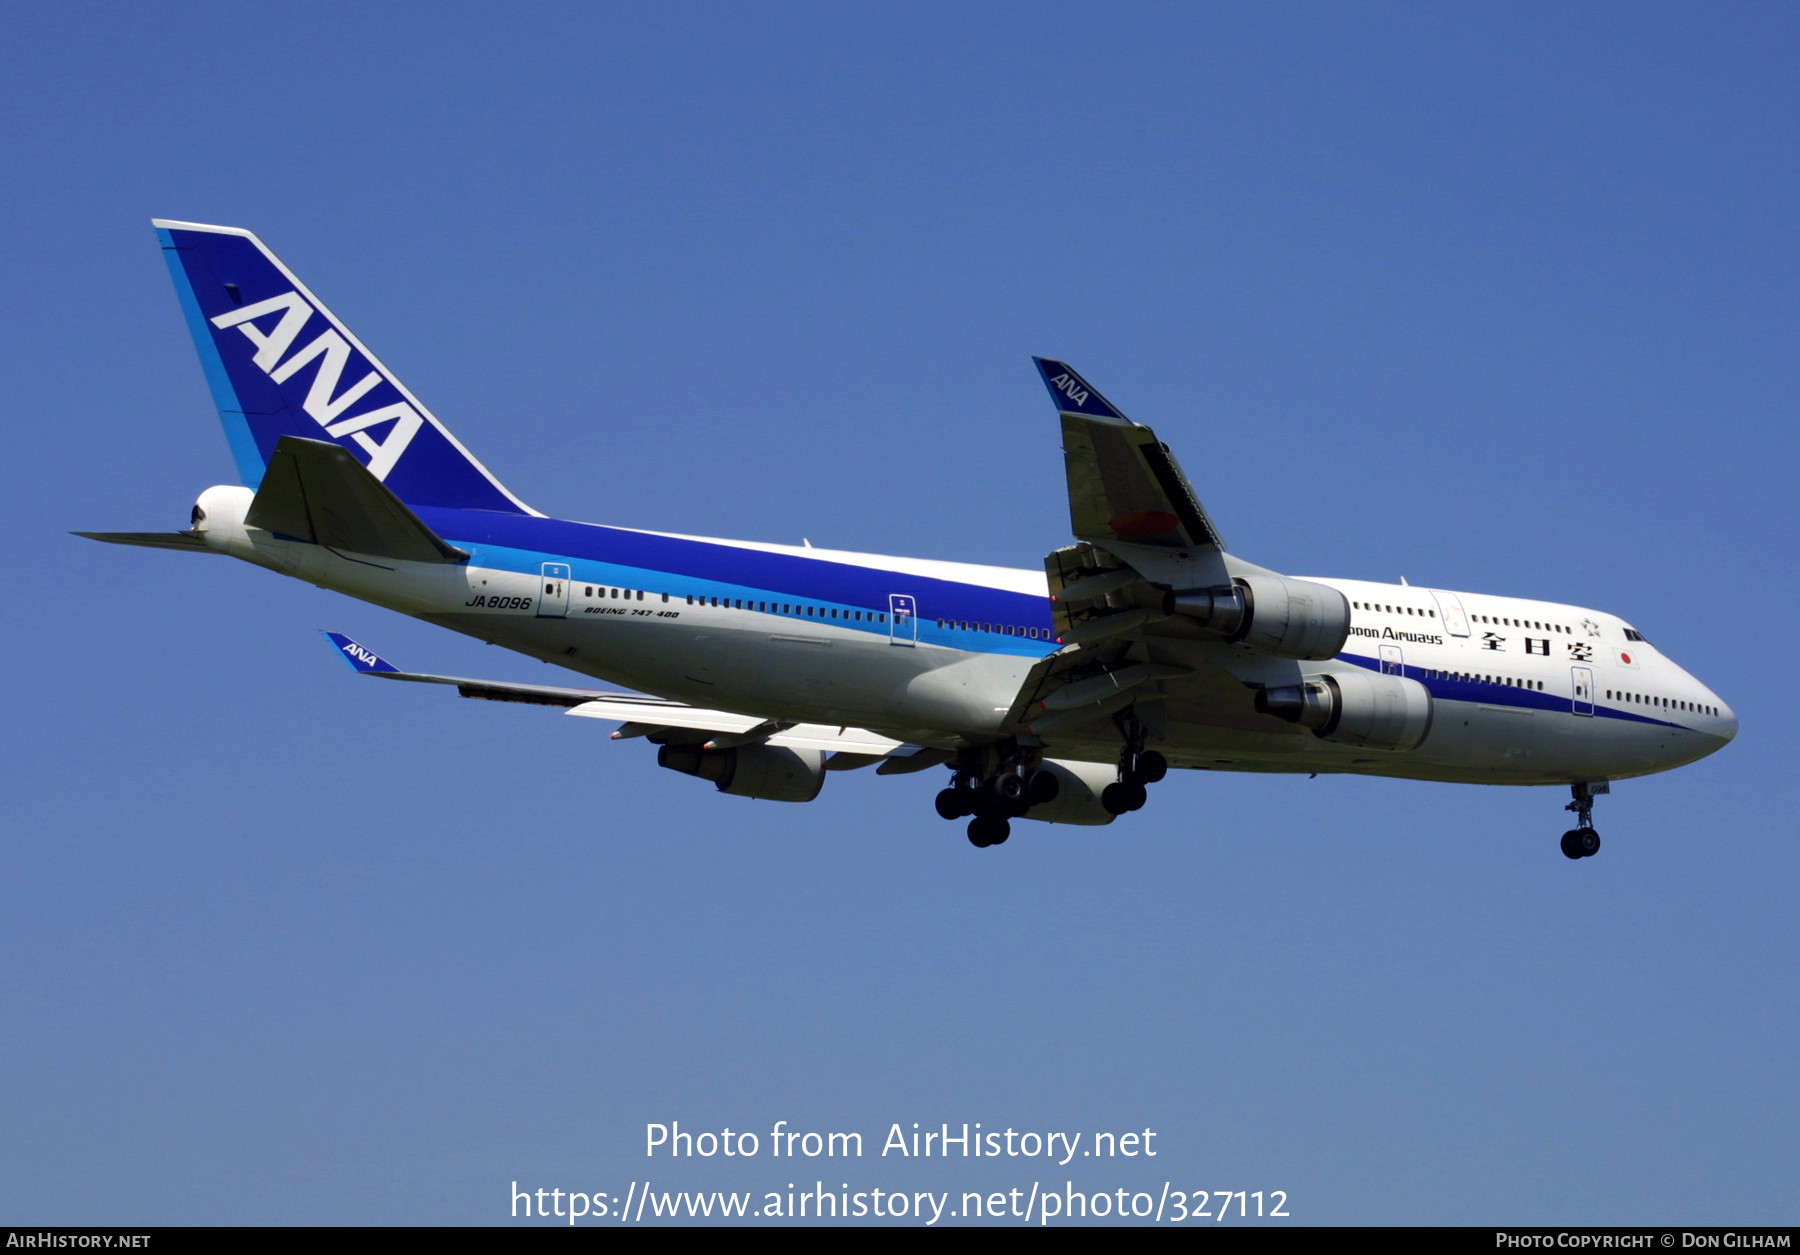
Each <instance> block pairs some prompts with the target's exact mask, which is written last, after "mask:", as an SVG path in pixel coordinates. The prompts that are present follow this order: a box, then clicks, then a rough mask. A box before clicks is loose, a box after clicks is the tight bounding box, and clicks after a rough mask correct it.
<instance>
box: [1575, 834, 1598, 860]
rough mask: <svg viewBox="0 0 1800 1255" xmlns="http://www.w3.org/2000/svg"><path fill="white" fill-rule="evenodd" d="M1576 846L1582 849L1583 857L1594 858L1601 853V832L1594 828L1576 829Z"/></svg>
mask: <svg viewBox="0 0 1800 1255" xmlns="http://www.w3.org/2000/svg"><path fill="white" fill-rule="evenodd" d="M1575 848H1576V849H1577V850H1580V851H1581V857H1582V858H1593V857H1594V855H1596V854H1598V853H1600V834H1599V833H1597V832H1595V831H1594V830H1593V829H1592V828H1577V829H1576V830H1575Z"/></svg>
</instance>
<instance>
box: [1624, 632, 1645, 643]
mask: <svg viewBox="0 0 1800 1255" xmlns="http://www.w3.org/2000/svg"><path fill="white" fill-rule="evenodd" d="M1625 639H1626V640H1628V641H1644V644H1646V645H1648V644H1649V643H1650V642H1649V641H1647V640H1644V634H1643V633H1642V632H1640V631H1638V630H1637V629H1636V628H1626V629H1625Z"/></svg>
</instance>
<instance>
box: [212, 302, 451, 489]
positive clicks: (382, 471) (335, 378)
mask: <svg viewBox="0 0 1800 1255" xmlns="http://www.w3.org/2000/svg"><path fill="white" fill-rule="evenodd" d="M277 313H278V314H280V315H281V321H280V322H278V323H276V324H275V326H274V328H273V329H271V330H269V331H266V332H265V331H264V330H263V329H262V328H260V327H258V326H257V325H256V320H257V319H259V318H266V317H269V316H271V315H274V314H277ZM313 313H314V311H313V308H312V306H310V305H308V304H307V303H306V301H305V300H304V299H303V298H302V297H301V295H300V294H299V293H298V292H288V293H285V294H284V295H281V296H272V297H270V298H269V299H268V300H266V301H258V302H257V303H256V304H254V305H246V306H244V307H243V308H242V309H233V310H228V311H227V312H225V313H223V314H220V315H219V316H218V317H217V318H214V319H213V320H212V325H213V326H215V327H217V328H218V329H219V330H221V331H224V330H225V329H227V328H229V327H236V328H237V329H238V330H239V331H241V332H243V333H244V337H245V339H247V340H249V341H250V343H251V344H253V345H255V346H256V354H255V356H253V357H252V358H251V359H250V360H251V361H252V362H254V363H255V364H256V365H257V367H258V368H259V369H261V370H262V371H263V372H264V373H265V374H267V375H268V376H269V378H270V379H272V380H273V381H274V382H276V383H278V384H280V383H286V382H287V381H288V380H289V379H291V378H293V377H294V376H295V375H296V374H298V373H299V372H300V371H301V370H302V369H303V368H304V367H306V366H307V365H308V364H309V363H312V362H314V361H316V362H317V363H318V365H317V367H316V368H315V370H314V373H313V379H312V385H311V386H310V387H309V388H308V389H307V391H306V400H305V401H304V402H302V405H301V408H303V409H304V410H305V411H306V412H307V414H308V415H310V416H311V417H312V419H313V421H314V422H316V423H318V424H319V426H321V427H323V428H324V429H325V434H326V435H328V436H332V437H343V436H349V437H350V438H351V439H352V440H354V441H356V443H357V444H358V445H360V446H361V447H362V449H363V451H364V452H365V453H367V454H368V455H369V473H370V474H371V475H373V476H374V477H375V478H376V479H386V478H387V476H388V472H389V471H391V470H393V469H394V465H395V463H397V462H399V460H400V455H401V454H403V453H405V452H406V447H407V446H408V445H410V444H411V443H412V440H413V437H414V436H416V435H418V434H419V429H420V428H421V427H423V426H424V425H425V420H424V418H423V417H421V416H420V414H419V412H418V411H417V410H415V409H413V407H412V406H410V405H408V404H406V403H405V402H404V401H402V402H399V403H397V404H394V405H384V406H382V407H381V408H379V409H374V410H370V411H368V412H367V413H365V414H357V415H354V416H352V417H350V418H344V419H341V420H340V415H342V414H343V413H344V411H345V410H347V409H349V408H350V407H351V406H353V405H355V404H356V403H357V402H358V401H360V400H362V398H363V397H364V396H366V395H367V394H368V393H369V391H370V390H371V389H373V388H374V387H375V386H376V385H377V384H379V383H380V382H381V376H380V375H379V374H377V373H376V372H374V371H370V372H369V373H368V374H366V375H364V376H363V377H362V378H361V379H359V380H357V382H355V383H353V384H351V385H350V386H349V387H348V388H346V389H345V390H344V391H343V392H338V384H339V383H340V382H341V381H342V379H343V375H344V368H345V367H346V366H348V365H349V364H350V357H351V353H352V351H353V350H352V349H351V347H350V344H349V342H348V341H347V340H345V339H344V337H343V336H341V335H339V334H338V333H337V331H335V330H334V329H332V328H329V327H328V328H326V330H325V331H324V332H323V333H322V334H321V335H320V336H318V338H317V339H315V340H313V342H312V343H311V344H308V345H307V346H306V347H305V348H302V349H300V350H298V351H297V352H295V353H294V354H293V355H292V356H289V357H287V358H286V360H285V361H284V360H282V359H283V357H284V355H286V354H287V352H288V350H289V349H291V348H293V347H294V342H295V341H296V340H298V339H299V338H300V333H301V331H303V330H305V328H306V324H307V323H308V322H309V321H311V319H312V316H313ZM387 422H391V423H393V426H392V427H391V428H389V429H388V433H387V438H386V439H385V440H381V441H377V440H375V438H374V437H372V436H370V435H369V433H368V431H367V429H368V428H370V427H374V426H376V425H378V424H380V423H387Z"/></svg>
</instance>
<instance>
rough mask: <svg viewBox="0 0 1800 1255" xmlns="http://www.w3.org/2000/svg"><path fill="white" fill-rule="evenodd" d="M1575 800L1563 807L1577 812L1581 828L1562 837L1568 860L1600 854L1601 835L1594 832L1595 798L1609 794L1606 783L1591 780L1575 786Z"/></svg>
mask: <svg viewBox="0 0 1800 1255" xmlns="http://www.w3.org/2000/svg"><path fill="white" fill-rule="evenodd" d="M1570 792H1572V793H1573V794H1574V795H1575V800H1574V801H1573V802H1570V803H1569V804H1568V805H1567V806H1565V807H1563V809H1564V810H1566V811H1574V812H1575V822H1576V823H1577V824H1578V825H1579V827H1575V828H1571V829H1569V830H1568V831H1567V832H1565V833H1563V835H1562V852H1563V854H1564V856H1565V857H1568V858H1589V857H1592V856H1593V855H1595V854H1598V853H1600V834H1599V833H1597V832H1595V831H1594V798H1595V797H1596V796H1597V795H1598V794H1601V793H1605V792H1607V786H1606V781H1604V780H1591V781H1584V782H1583V783H1581V784H1578V785H1575V786H1573V788H1571V790H1570Z"/></svg>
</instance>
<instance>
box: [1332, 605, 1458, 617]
mask: <svg viewBox="0 0 1800 1255" xmlns="http://www.w3.org/2000/svg"><path fill="white" fill-rule="evenodd" d="M1350 604H1351V605H1352V606H1354V607H1356V608H1357V609H1358V610H1385V611H1387V612H1388V613H1389V614H1416V615H1420V616H1422V617H1424V618H1429V619H1435V618H1437V611H1435V610H1414V609H1413V608H1412V607H1411V606H1382V605H1371V604H1370V603H1369V602H1366V601H1353V602H1351V603H1350Z"/></svg>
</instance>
